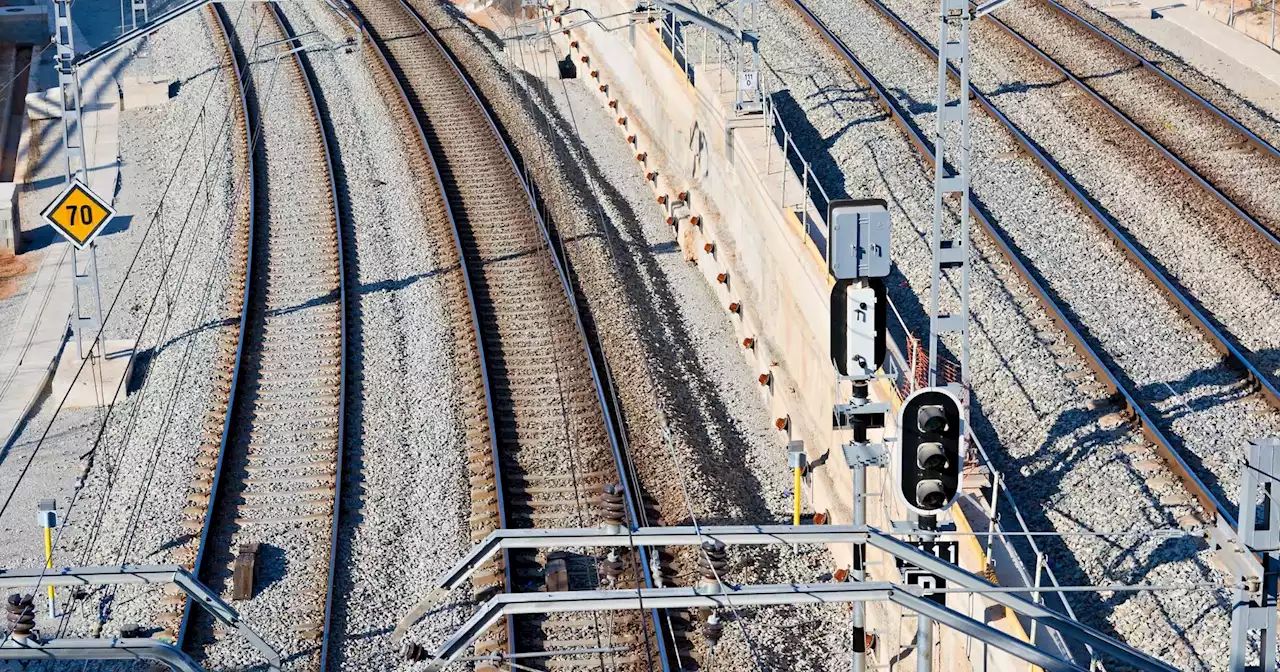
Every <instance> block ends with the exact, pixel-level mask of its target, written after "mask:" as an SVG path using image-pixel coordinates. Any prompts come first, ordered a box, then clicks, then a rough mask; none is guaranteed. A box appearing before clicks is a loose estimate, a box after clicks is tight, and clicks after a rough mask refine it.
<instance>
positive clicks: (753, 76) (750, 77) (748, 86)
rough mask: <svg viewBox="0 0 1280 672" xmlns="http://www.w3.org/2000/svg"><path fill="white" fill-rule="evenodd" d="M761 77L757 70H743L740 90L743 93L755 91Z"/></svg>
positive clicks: (739, 84)
mask: <svg viewBox="0 0 1280 672" xmlns="http://www.w3.org/2000/svg"><path fill="white" fill-rule="evenodd" d="M759 79H760V75H759V73H757V72H756V71H755V70H743V71H742V76H741V77H740V78H738V88H739V89H740V90H742V91H755V90H756V85H757V83H758V82H759Z"/></svg>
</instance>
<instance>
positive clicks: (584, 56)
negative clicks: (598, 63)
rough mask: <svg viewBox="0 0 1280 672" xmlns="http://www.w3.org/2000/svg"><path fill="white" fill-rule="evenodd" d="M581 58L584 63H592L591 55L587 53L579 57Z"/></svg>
mask: <svg viewBox="0 0 1280 672" xmlns="http://www.w3.org/2000/svg"><path fill="white" fill-rule="evenodd" d="M579 60H581V61H582V62H583V63H590V62H591V57H590V56H587V55H586V54H583V56H582V58H581V59H579Z"/></svg>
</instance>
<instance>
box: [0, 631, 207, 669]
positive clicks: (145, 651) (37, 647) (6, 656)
mask: <svg viewBox="0 0 1280 672" xmlns="http://www.w3.org/2000/svg"><path fill="white" fill-rule="evenodd" d="M0 660H44V661H55V660H122V661H130V660H131V661H143V660H151V661H155V662H157V663H164V664H165V665H168V666H169V667H170V668H171V669H174V670H179V671H180V672H204V668H202V667H200V666H199V665H197V664H196V662H195V661H194V660H192V659H191V656H188V655H187V654H186V653H183V652H182V650H181V649H179V648H178V647H176V646H173V645H172V644H168V643H165V642H162V641H160V640H158V639H151V638H150V637H133V638H115V639H53V640H49V641H47V642H41V643H37V642H33V641H21V640H15V639H9V640H5V641H4V642H3V643H0Z"/></svg>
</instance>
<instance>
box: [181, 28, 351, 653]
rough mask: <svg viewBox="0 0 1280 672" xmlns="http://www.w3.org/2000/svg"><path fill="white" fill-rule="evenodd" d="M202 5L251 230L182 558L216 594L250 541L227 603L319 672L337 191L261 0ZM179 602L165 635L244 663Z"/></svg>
mask: <svg viewBox="0 0 1280 672" xmlns="http://www.w3.org/2000/svg"><path fill="white" fill-rule="evenodd" d="M214 11H215V12H217V20H216V23H217V24H218V30H220V31H221V32H222V36H223V37H224V38H225V41H226V43H227V45H228V50H229V51H230V52H232V53H233V54H234V57H233V58H231V60H232V62H234V64H235V67H234V68H232V69H233V70H235V71H237V72H238V73H239V74H240V78H241V79H242V80H243V81H242V82H240V83H239V89H240V92H241V93H242V94H243V108H244V110H243V112H244V116H245V118H246V119H248V120H252V122H253V123H250V124H248V126H247V128H248V137H249V138H250V146H251V147H252V150H253V151H252V156H251V158H250V160H248V161H247V162H246V165H245V170H246V171H247V175H248V176H249V178H248V180H247V183H248V184H249V189H248V190H247V194H248V196H249V198H248V199H245V200H246V201H247V202H248V203H249V205H248V206H246V207H247V210H248V212H247V214H248V217H249V221H250V227H251V228H250V233H249V245H248V255H247V259H246V264H247V265H246V270H245V277H246V283H245V299H244V304H243V311H242V317H241V329H240V340H239V342H238V344H237V347H236V351H235V352H236V354H235V362H234V368H233V369H232V378H231V382H230V402H229V405H228V412H227V416H226V419H225V423H224V431H223V435H222V438H221V441H220V442H219V445H218V449H217V451H216V454H215V455H210V457H211V458H213V460H212V461H213V462H214V464H213V471H212V475H211V477H210V478H207V479H201V480H198V481H197V482H196V483H194V484H193V487H194V489H195V490H196V493H195V495H194V496H193V500H195V501H199V499H200V498H203V499H205V500H207V502H208V504H207V508H206V510H205V513H206V516H205V519H204V521H203V531H202V532H201V537H200V538H201V543H200V548H199V550H198V553H197V556H196V564H195V570H196V573H197V575H198V576H199V577H200V578H201V579H202V580H203V581H204V582H205V583H206V584H208V585H210V586H211V587H212V588H213V589H214V590H218V591H220V592H222V593H223V595H224V597H228V598H230V597H231V595H232V592H233V573H234V572H235V570H236V558H237V555H238V554H239V553H240V552H242V551H243V550H247V549H248V548H250V547H251V546H252V545H254V544H258V545H259V547H258V552H257V562H256V565H257V566H256V572H255V573H256V578H252V577H251V583H252V584H253V589H252V596H251V598H250V599H247V600H242V601H239V602H237V603H236V606H237V608H238V609H239V610H240V613H241V616H242V617H243V618H244V619H245V620H246V621H247V622H248V623H249V624H250V625H251V626H252V627H254V628H255V629H256V630H257V631H258V632H260V633H262V634H264V635H265V636H266V637H267V639H269V640H270V641H272V642H273V643H274V644H275V645H276V646H277V647H278V648H279V650H280V653H281V654H282V657H283V658H285V659H286V660H290V659H291V668H292V669H299V670H323V669H325V659H326V653H327V646H328V639H327V634H328V630H329V628H328V620H329V613H330V610H331V606H332V597H333V596H332V594H331V590H330V588H331V586H332V581H333V562H334V553H333V548H334V546H333V543H334V540H335V538H336V534H337V529H338V508H337V502H338V501H339V495H340V492H339V489H340V485H341V478H340V476H341V474H342V445H343V410H344V387H345V386H344V382H345V379H346V356H345V354H346V310H345V307H346V294H345V282H344V280H345V278H344V272H343V267H342V264H341V259H342V248H341V236H340V235H339V227H340V226H341V221H340V218H339V215H338V209H337V205H338V201H337V195H336V193H337V192H336V190H335V185H334V182H333V170H332V164H331V163H330V161H331V160H330V156H329V145H328V140H327V138H326V137H325V133H324V127H323V124H322V123H321V120H320V118H319V116H318V115H319V112H318V108H317V107H316V104H315V98H314V94H313V91H312V86H311V82H310V81H309V80H308V78H307V76H306V74H305V72H304V70H303V69H302V67H301V63H300V61H299V60H298V55H297V54H296V53H292V54H290V53H287V52H288V51H289V50H290V49H292V47H293V46H294V45H296V41H294V38H293V37H292V35H291V34H290V32H289V29H288V27H287V24H286V23H285V22H284V21H283V20H282V18H281V17H280V15H279V14H278V13H277V12H278V10H277V9H276V7H275V5H274V4H266V3H263V4H253V5H251V6H250V7H249V8H247V9H246V11H245V12H243V19H242V20H241V21H240V22H239V23H238V25H237V24H236V23H234V22H233V21H232V20H231V19H230V17H229V16H228V15H227V14H226V12H225V10H224V9H223V8H222V7H221V6H217V7H216V8H215V10H214ZM215 32H217V31H215ZM248 47H252V48H253V51H252V52H251V53H248ZM208 453H209V451H207V450H206V454H208ZM189 612H190V610H188V613H187V614H185V616H184V620H183V627H182V630H181V632H180V633H179V639H180V641H181V642H182V643H183V645H184V646H185V647H186V648H188V649H189V650H203V651H204V654H205V657H206V659H207V662H208V664H209V665H212V666H214V667H236V666H240V665H243V664H246V663H247V662H248V661H251V660H252V659H253V658H252V656H253V654H252V653H251V652H247V651H245V650H243V648H237V647H243V645H242V643H239V642H236V641H235V639H234V638H229V639H223V638H220V637H218V636H217V633H216V632H214V631H213V629H212V628H213V625H212V623H211V622H210V621H208V620H207V619H206V618H205V617H204V616H203V615H202V614H194V615H193V614H191V613H189Z"/></svg>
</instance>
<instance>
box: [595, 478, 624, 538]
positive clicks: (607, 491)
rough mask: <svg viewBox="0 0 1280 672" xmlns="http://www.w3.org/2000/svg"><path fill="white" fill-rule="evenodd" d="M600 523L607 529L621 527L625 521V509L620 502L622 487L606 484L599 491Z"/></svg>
mask: <svg viewBox="0 0 1280 672" xmlns="http://www.w3.org/2000/svg"><path fill="white" fill-rule="evenodd" d="M600 512H601V518H602V521H601V522H602V523H603V524H604V525H605V526H607V527H622V525H623V524H624V523H626V521H627V507H626V504H624V503H623V501H622V487H621V486H618V485H615V484H613V483H607V484H605V486H604V487H603V488H601V491H600Z"/></svg>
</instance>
